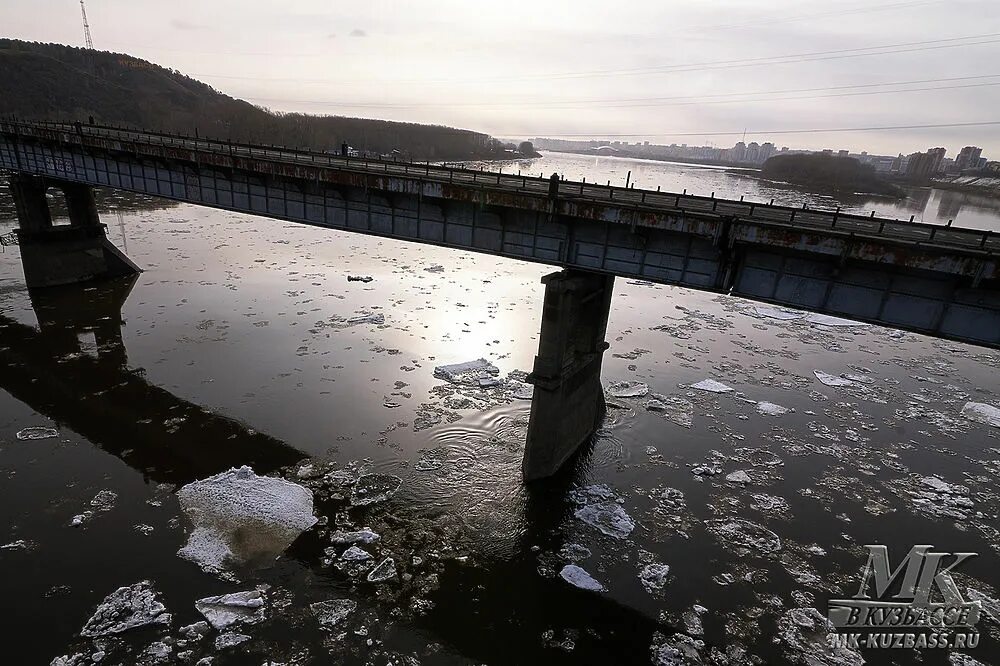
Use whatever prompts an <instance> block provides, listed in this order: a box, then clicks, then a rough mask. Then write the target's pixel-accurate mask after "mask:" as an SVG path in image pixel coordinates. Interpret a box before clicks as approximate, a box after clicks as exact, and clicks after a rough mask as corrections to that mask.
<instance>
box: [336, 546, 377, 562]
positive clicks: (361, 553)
mask: <svg viewBox="0 0 1000 666" xmlns="http://www.w3.org/2000/svg"><path fill="white" fill-rule="evenodd" d="M340 559H342V560H347V561H348V562H364V561H365V560H370V559H372V555H371V553H369V552H368V551H367V550H364V549H363V548H358V547H357V546H351V547H350V548H348V549H347V550H345V551H344V552H343V554H342V555H341V556H340Z"/></svg>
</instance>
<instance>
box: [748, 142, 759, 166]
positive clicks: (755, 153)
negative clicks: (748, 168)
mask: <svg viewBox="0 0 1000 666" xmlns="http://www.w3.org/2000/svg"><path fill="white" fill-rule="evenodd" d="M746 161H747V162H749V163H750V164H758V163H760V144H759V143H757V142H756V141H751V142H750V143H748V144H747V156H746Z"/></svg>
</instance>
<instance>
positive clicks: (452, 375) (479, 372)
mask: <svg viewBox="0 0 1000 666" xmlns="http://www.w3.org/2000/svg"><path fill="white" fill-rule="evenodd" d="M499 374H500V370H499V369H498V368H497V367H496V366H495V365H493V364H492V363H490V362H489V361H487V360H486V359H485V358H480V359H476V360H475V361H466V362H465V363H454V364H452V365H439V366H437V367H436V368H434V376H435V377H437V378H438V379H444V380H445V381H448V382H451V383H452V384H468V385H470V386H479V380H480V379H487V378H490V377H495V376H496V375H499Z"/></svg>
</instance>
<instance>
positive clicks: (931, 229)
mask: <svg viewBox="0 0 1000 666" xmlns="http://www.w3.org/2000/svg"><path fill="white" fill-rule="evenodd" d="M53 132H58V133H60V134H62V135H63V136H62V137H58V138H56V140H58V141H60V142H77V141H76V140H77V139H78V140H79V142H80V143H82V142H83V140H84V139H86V138H88V137H89V138H96V139H108V140H112V141H117V142H122V143H134V144H140V145H149V146H159V147H167V148H180V149H186V150H192V151H198V152H206V153H212V154H218V155H229V156H232V157H250V158H256V159H265V160H272V161H275V162H281V163H289V164H309V165H315V166H326V167H330V168H337V169H342V170H348V171H355V172H359V173H367V174H389V175H393V176H400V177H408V178H419V179H421V180H427V181H432V182H438V183H448V184H453V185H466V186H478V187H483V188H497V189H501V190H506V191H510V190H513V191H515V192H518V193H527V194H536V195H541V196H548V188H549V180H548V178H547V177H545V176H544V174H540V175H538V176H529V175H523V174H520V173H518V174H505V173H503V171H502V169H501V170H500V171H486V170H485V169H480V170H474V169H468V168H463V167H455V166H447V165H446V164H445V165H440V164H430V163H429V162H425V163H416V162H399V161H397V160H385V159H378V158H370V157H345V156H341V155H333V154H330V153H325V152H320V151H315V150H310V149H301V148H288V147H285V146H275V145H260V144H250V143H241V142H231V141H222V140H219V139H209V138H202V137H190V136H184V135H180V134H170V133H166V132H154V131H146V130H136V129H128V128H116V127H107V126H98V125H78V124H68V123H59V122H23V121H12V120H0V133H5V134H9V135H13V136H18V137H32V138H36V139H39V140H52V139H53V137H51V136H50V135H51V134H52V133H53ZM558 192H559V197H560V198H563V199H570V200H578V201H583V202H590V203H600V204H605V205H617V206H621V207H623V208H630V209H635V210H646V211H651V212H673V213H679V214H690V215H705V216H712V217H717V218H723V217H729V218H735V219H739V220H742V221H751V222H755V223H758V224H761V225H765V226H778V227H783V228H791V229H796V230H801V231H825V232H829V233H835V234H837V235H856V236H864V237H872V238H880V239H885V240H891V241H902V242H905V243H915V244H922V245H923V244H929V245H936V246H943V247H956V248H962V249H966V250H979V251H985V252H987V253H990V254H992V253H993V252H994V251H996V250H1000V234H997V233H996V232H992V231H988V230H987V231H984V230H977V229H968V228H961V227H952V226H950V225H949V226H943V225H932V224H925V223H922V222H916V221H914V220H913V218H912V217H911V219H910V220H898V219H890V218H880V217H876V216H875V213H874V211H873V212H872V214H871V215H870V216H865V215H857V214H853V213H845V212H841V211H840V209H839V208H838V209H836V210H828V209H815V208H807V207H806V206H805V205H803V206H802V207H801V208H797V207H790V206H782V205H780V204H777V205H776V204H775V203H774V201H773V200H772V201H770V202H753V201H745V200H744V199H742V198H741V199H740V200H739V201H737V200H732V199H717V198H715V195H714V193H713V194H712V196H708V197H705V196H699V195H693V194H687V192H686V191H685V192H683V193H676V192H662V191H660V190H659V189H657V190H642V189H635V188H634V187H630V188H624V187H617V186H614V185H611V184H610V183H608V184H606V185H600V184H596V183H587V182H586V181H585V180H584V181H570V180H562V181H560V183H559V191H558Z"/></svg>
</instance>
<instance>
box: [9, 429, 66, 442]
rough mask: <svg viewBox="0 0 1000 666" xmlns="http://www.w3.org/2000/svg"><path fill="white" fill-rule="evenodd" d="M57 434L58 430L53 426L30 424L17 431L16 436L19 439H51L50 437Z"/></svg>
mask: <svg viewBox="0 0 1000 666" xmlns="http://www.w3.org/2000/svg"><path fill="white" fill-rule="evenodd" d="M58 436H59V431H58V430H56V429H55V428H46V427H44V426H32V427H30V428H24V429H23V430H18V431H17V438H18V439H20V440H30V439H51V438H52V437H58Z"/></svg>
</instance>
